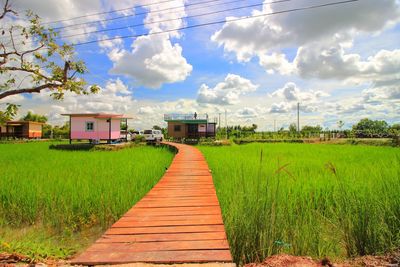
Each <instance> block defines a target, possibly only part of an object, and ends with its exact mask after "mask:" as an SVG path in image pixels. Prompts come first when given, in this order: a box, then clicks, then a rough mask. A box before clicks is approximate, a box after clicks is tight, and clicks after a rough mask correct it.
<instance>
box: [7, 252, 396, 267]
mask: <svg viewBox="0 0 400 267" xmlns="http://www.w3.org/2000/svg"><path fill="white" fill-rule="evenodd" d="M16 265H18V266H24V265H25V266H35V265H36V266H68V261H64V260H51V259H49V260H47V261H45V262H32V261H31V259H29V258H28V257H26V256H24V255H21V254H16V253H13V254H10V253H0V267H13V266H16ZM320 266H328V267H352V266H362V267H378V266H379V267H400V250H398V251H396V252H393V253H390V254H388V255H386V256H364V257H358V258H355V259H351V260H346V261H343V262H331V261H330V260H329V259H327V258H325V259H322V260H315V259H312V258H311V257H300V256H292V255H287V254H280V255H274V256H271V257H268V258H266V259H265V260H264V261H263V262H261V263H249V264H246V265H245V266H244V267H320Z"/></svg>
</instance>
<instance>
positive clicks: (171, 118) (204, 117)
mask: <svg viewBox="0 0 400 267" xmlns="http://www.w3.org/2000/svg"><path fill="white" fill-rule="evenodd" d="M164 120H165V121H174V120H208V115H207V114H196V115H195V114H194V113H191V114H164Z"/></svg>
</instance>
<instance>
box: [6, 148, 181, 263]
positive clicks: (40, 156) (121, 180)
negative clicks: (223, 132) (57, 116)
mask: <svg viewBox="0 0 400 267" xmlns="http://www.w3.org/2000/svg"><path fill="white" fill-rule="evenodd" d="M49 145H50V143H48V142H32V143H25V144H0V251H10V252H14V251H16V252H20V253H24V254H27V255H29V256H31V257H33V258H35V257H39V258H44V257H48V256H52V257H61V258H62V257H66V256H69V255H71V254H73V253H75V252H76V251H78V250H79V249H81V248H82V247H85V245H87V244H89V243H90V242H92V241H94V239H95V238H97V237H99V235H100V234H101V233H102V232H103V231H104V229H106V228H107V227H108V226H110V224H112V223H113V222H114V221H116V220H117V219H118V218H119V217H120V216H121V215H122V214H124V213H125V212H126V211H127V210H128V209H129V208H131V207H132V206H133V205H134V204H135V203H136V202H137V201H138V200H140V199H141V198H142V197H143V196H144V195H145V194H146V193H147V192H148V191H149V190H150V189H151V188H152V187H153V185H155V184H156V183H157V182H158V180H159V179H160V178H161V176H162V175H163V173H164V171H165V167H168V166H169V165H170V163H171V160H172V158H173V156H174V154H173V153H172V152H170V151H169V150H168V149H167V148H154V147H147V146H138V147H133V148H127V149H122V150H119V151H60V150H51V149H49Z"/></svg>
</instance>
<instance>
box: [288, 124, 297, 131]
mask: <svg viewBox="0 0 400 267" xmlns="http://www.w3.org/2000/svg"><path fill="white" fill-rule="evenodd" d="M289 132H290V133H296V132H297V125H296V123H291V124H290V125H289Z"/></svg>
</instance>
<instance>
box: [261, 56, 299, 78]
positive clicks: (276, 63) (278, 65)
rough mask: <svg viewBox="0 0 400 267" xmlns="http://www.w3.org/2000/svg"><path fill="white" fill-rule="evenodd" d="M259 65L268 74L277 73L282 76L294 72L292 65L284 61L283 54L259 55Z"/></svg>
mask: <svg viewBox="0 0 400 267" xmlns="http://www.w3.org/2000/svg"><path fill="white" fill-rule="evenodd" d="M259 63H260V66H262V67H263V68H265V69H266V70H267V72H268V73H269V74H274V73H275V72H277V73H280V74H282V75H290V74H293V73H294V72H295V67H294V65H293V64H292V63H291V62H289V61H288V60H287V59H286V55H285V54H278V53H272V54H271V55H267V54H261V55H260V56H259Z"/></svg>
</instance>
